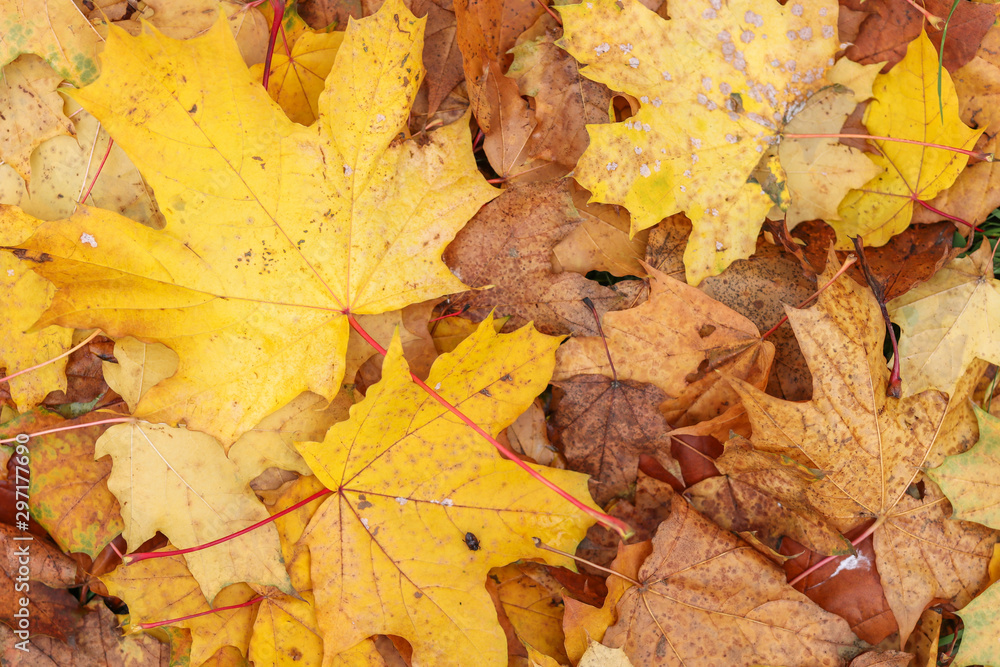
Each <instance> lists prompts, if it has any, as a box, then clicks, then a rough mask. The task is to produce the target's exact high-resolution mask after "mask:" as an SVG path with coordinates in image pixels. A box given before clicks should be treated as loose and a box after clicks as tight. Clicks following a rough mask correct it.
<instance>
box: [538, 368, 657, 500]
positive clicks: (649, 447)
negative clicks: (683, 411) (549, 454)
mask: <svg viewBox="0 0 1000 667" xmlns="http://www.w3.org/2000/svg"><path fill="white" fill-rule="evenodd" d="M555 385H556V386H557V387H560V388H561V389H562V390H563V391H564V392H565V395H564V396H563V397H562V399H561V400H560V401H559V403H558V405H557V407H556V409H555V412H554V413H553V417H552V424H553V426H554V427H555V428H556V429H558V430H559V431H560V432H561V435H560V437H561V439H562V443H563V453H564V454H565V455H566V461H567V462H568V463H569V467H570V468H571V469H572V470H576V471H579V472H584V473H587V474H588V475H591V479H590V492H591V495H593V497H594V500H596V501H597V503H598V504H599V505H605V504H607V503H608V501H610V500H611V499H612V498H614V497H615V496H624V495H631V493H630V487H631V486H632V485H633V484H634V483H635V479H636V474H637V473H638V471H639V455H640V454H643V453H646V454H655V455H659V456H665V457H668V458H669V456H670V454H669V452H670V441H669V440H668V439H666V438H664V437H663V436H664V435H665V434H666V432H667V430H668V429H669V428H670V426H669V424H667V420H666V419H664V418H663V415H661V414H660V411H659V406H660V403H662V402H663V401H665V400H666V399H667V395H666V394H665V393H663V391H661V390H660V389H658V388H657V387H655V386H654V385H651V384H646V383H642V382H635V381H634V380H619V379H617V378H609V377H607V376H604V375H576V376H574V377H571V378H569V379H568V380H564V381H562V382H556V383H555Z"/></svg>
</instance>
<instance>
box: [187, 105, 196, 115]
mask: <svg viewBox="0 0 1000 667" xmlns="http://www.w3.org/2000/svg"><path fill="white" fill-rule="evenodd" d="M197 110H198V105H197V104H192V105H191V108H190V109H188V113H194V112H195V111H197Z"/></svg>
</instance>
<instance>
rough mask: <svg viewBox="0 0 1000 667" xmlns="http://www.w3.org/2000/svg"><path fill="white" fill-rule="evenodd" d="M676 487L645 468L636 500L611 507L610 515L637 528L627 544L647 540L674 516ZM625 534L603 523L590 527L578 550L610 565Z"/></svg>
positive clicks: (582, 565) (640, 477) (601, 573)
mask: <svg viewBox="0 0 1000 667" xmlns="http://www.w3.org/2000/svg"><path fill="white" fill-rule="evenodd" d="M673 495H674V489H672V488H671V486H670V485H669V484H667V483H666V482H662V481H660V480H659V479H657V478H655V477H650V476H649V475H647V474H646V473H645V472H643V470H642V468H640V469H639V475H638V477H637V478H636V482H635V497H634V498H633V499H632V500H618V501H616V502H614V503H612V504H611V506H610V507H609V508H608V514H610V515H611V516H614V517H617V518H619V519H621V520H622V521H624V522H625V523H627V524H628V525H629V526H631V527H632V529H633V530H634V531H635V535H633V536H632V537H630V538H629V539H628V541H627V544H635V543H637V542H644V541H646V540H648V539H651V538H652V537H653V534H654V533H655V532H656V527H657V526H659V525H660V522H662V521H663V520H664V519H666V518H667V517H668V516H669V515H670V507H671V502H672V501H671V498H672V497H673ZM621 543H622V540H621V536H620V535H619V534H618V533H616V532H615V531H613V530H611V529H609V528H605V527H604V526H602V525H600V524H596V525H593V526H591V527H590V529H589V530H588V531H587V537H586V538H584V540H583V541H582V542H580V546H579V548H578V549H577V551H576V553H577V555H578V556H579V557H580V558H586V559H587V560H589V561H591V562H592V563H597V564H598V565H604V566H605V567H606V566H608V565H609V564H610V563H611V561H613V560H614V559H615V556H616V555H617V553H618V545H619V544H621ZM580 569H581V570H584V571H587V572H593V573H594V574H600V575H601V576H606V574H607V573H606V572H601V571H600V570H596V569H591V568H589V567H588V566H587V565H586V564H581V565H580Z"/></svg>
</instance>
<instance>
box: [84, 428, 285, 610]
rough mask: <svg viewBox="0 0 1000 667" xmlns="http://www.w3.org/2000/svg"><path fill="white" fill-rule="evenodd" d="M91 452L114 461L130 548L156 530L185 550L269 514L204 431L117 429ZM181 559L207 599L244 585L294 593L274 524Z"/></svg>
mask: <svg viewBox="0 0 1000 667" xmlns="http://www.w3.org/2000/svg"><path fill="white" fill-rule="evenodd" d="M94 449H95V452H94V458H95V459H99V458H101V457H102V456H106V455H110V456H111V458H112V459H113V460H114V466H113V467H112V469H111V476H110V477H109V478H108V489H110V490H111V492H112V493H113V494H115V497H117V498H118V502H119V503H121V513H122V518H123V519H124V520H125V530H124V531H122V535H123V536H124V538H125V542H126V543H127V544H128V548H129V550H130V551H133V550H135V549H136V548H137V547H138V546H139V545H140V544H142V543H143V542H145V541H146V540H148V539H150V538H152V537H153V536H154V535H155V534H156V532H157V531H160V532H162V533H163V534H164V535H166V536H167V537H168V538H169V539H170V540H171V542H173V543H174V544H175V545H177V546H178V547H179V548H181V549H187V548H189V547H195V546H200V545H202V544H206V543H208V542H211V541H213V540H217V539H219V538H221V537H225V536H227V535H231V534H233V533H235V532H238V531H240V530H243V529H244V528H247V527H248V526H250V525H252V524H254V523H257V522H258V521H262V520H264V519H266V518H267V516H268V515H267V511H266V510H265V509H264V506H263V505H262V504H261V503H260V501H259V500H257V497H256V496H255V495H254V494H253V491H252V490H251V489H250V487H249V486H248V485H247V483H246V482H245V481H244V480H242V479H241V478H240V476H239V474H238V472H237V468H236V464H234V463H233V462H232V461H230V460H229V459H227V458H226V455H225V452H224V451H223V449H222V447H220V446H219V443H218V442H216V441H215V440H214V439H213V438H212V437H211V436H208V435H205V434H204V433H198V432H197V431H188V430H187V429H183V428H172V427H170V426H164V425H163V424H145V423H142V422H139V423H134V424H117V425H115V426H112V427H111V428H109V429H108V430H107V431H105V432H104V434H103V435H102V436H101V437H100V439H98V441H97V443H96V444H95V447H94ZM185 560H186V561H187V566H188V568H189V569H190V570H191V573H192V575H194V577H195V578H196V579H197V580H198V583H199V584H201V587H202V589H203V590H204V591H205V597H206V598H207V599H209V600H212V599H214V598H215V596H216V595H217V594H218V592H219V591H220V590H222V589H223V588H225V587H226V586H228V585H230V584H234V583H239V582H244V581H245V582H252V583H259V584H264V585H269V586H274V587H276V588H279V589H281V590H283V591H286V592H289V593H290V592H291V591H292V584H291V581H290V580H289V578H288V574H287V573H286V572H285V568H284V562H283V560H282V557H281V546H280V545H279V543H278V534H277V532H276V530H275V529H274V526H271V525H266V526H262V527H260V528H258V529H256V530H254V531H252V532H251V533H247V534H246V535H242V536H240V537H237V538H235V539H232V540H229V541H227V542H223V543H222V544H219V545H216V546H214V547H211V548H208V549H203V550H201V551H196V552H193V553H189V554H187V555H186V558H185ZM168 618H169V617H168Z"/></svg>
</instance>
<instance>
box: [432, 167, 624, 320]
mask: <svg viewBox="0 0 1000 667" xmlns="http://www.w3.org/2000/svg"><path fill="white" fill-rule="evenodd" d="M578 220H579V218H578V215H577V212H576V209H575V208H574V206H573V201H572V199H571V198H570V194H569V191H568V187H567V184H566V182H565V181H563V182H559V181H555V182H553V181H550V182H548V183H539V184H528V185H514V186H512V187H511V188H509V189H507V190H505V191H504V193H503V194H502V195H501V196H500V197H498V198H497V199H495V200H494V201H493V202H491V203H490V204H488V205H486V206H484V207H483V208H482V209H481V210H480V211H479V213H477V214H476V216H475V217H474V218H473V219H472V220H470V221H469V223H468V224H467V225H466V226H465V228H464V229H462V230H461V231H460V232H459V233H458V235H456V237H455V240H454V241H453V242H452V243H451V245H449V246H448V249H447V250H446V251H445V254H444V261H445V262H446V263H447V264H448V266H449V267H450V268H451V270H452V272H453V273H455V275H457V276H458V277H459V279H460V280H462V282H464V283H466V284H467V285H470V286H472V287H480V288H482V287H486V286H487V285H491V284H492V285H494V287H493V289H478V290H472V291H469V292H463V293H461V294H458V295H455V296H454V297H452V298H451V301H450V306H449V308H450V310H451V311H452V312H454V311H455V310H459V309H461V308H463V307H465V306H466V305H468V307H469V316H470V317H473V318H475V319H476V320H477V321H478V320H482V319H483V318H484V317H486V315H487V314H489V313H490V312H491V311H492V312H494V313H495V315H496V316H497V317H502V316H511V320H510V321H509V322H508V324H507V325H506V329H507V330H510V329H513V328H516V327H520V326H523V325H524V324H526V323H527V322H531V321H533V322H534V323H535V326H536V327H537V328H538V330H539V331H541V332H543V333H547V334H566V333H575V334H590V335H593V334H596V333H597V323H596V322H595V321H594V316H593V315H592V314H591V312H590V310H589V309H588V308H587V306H585V305H584V304H583V302H582V299H583V298H584V297H588V298H590V299H591V300H592V301H593V302H594V305H595V306H596V307H597V311H598V313H601V314H603V313H605V312H607V311H609V310H613V309H615V308H619V307H622V306H623V305H624V304H623V303H622V302H623V298H622V296H620V294H619V293H618V292H617V291H616V290H613V289H609V288H607V287H602V286H601V285H598V284H597V283H596V282H593V281H591V280H587V279H586V278H584V277H583V276H581V275H578V274H575V273H553V272H552V268H551V267H552V263H551V260H550V257H551V253H552V247H553V246H554V245H555V244H556V243H558V242H559V241H560V240H562V239H563V238H564V237H565V236H566V235H567V234H569V233H570V231H572V230H573V228H574V227H575V226H576V225H577V224H578Z"/></svg>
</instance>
